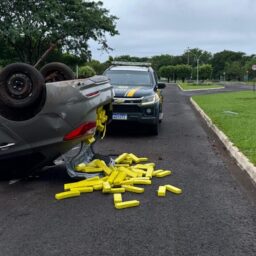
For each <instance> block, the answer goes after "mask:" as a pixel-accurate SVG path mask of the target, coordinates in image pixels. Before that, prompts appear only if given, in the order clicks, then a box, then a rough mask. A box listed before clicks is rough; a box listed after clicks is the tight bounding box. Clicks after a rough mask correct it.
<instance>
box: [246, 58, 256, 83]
mask: <svg viewBox="0 0 256 256" xmlns="http://www.w3.org/2000/svg"><path fill="white" fill-rule="evenodd" d="M252 65H256V57H255V56H252V57H251V59H250V60H248V61H247V62H246V63H245V65H244V68H243V69H244V71H245V72H246V73H247V74H248V79H249V80H250V79H255V77H256V71H253V70H252Z"/></svg>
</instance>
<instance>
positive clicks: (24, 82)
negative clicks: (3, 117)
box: [0, 63, 45, 109]
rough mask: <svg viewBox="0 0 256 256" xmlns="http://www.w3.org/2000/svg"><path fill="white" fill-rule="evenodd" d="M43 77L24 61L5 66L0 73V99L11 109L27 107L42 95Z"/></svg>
mask: <svg viewBox="0 0 256 256" xmlns="http://www.w3.org/2000/svg"><path fill="white" fill-rule="evenodd" d="M44 85H45V83H44V78H43V76H42V75H41V74H40V72H39V71H38V70H37V69H35V68H34V67H32V66H31V65H28V64H25V63H14V64H10V65H8V66H6V67H5V68H4V69H3V70H2V71H1V73H0V101H1V102H2V104H3V105H4V106H6V107H8V108H11V109H22V108H28V107H30V106H31V105H33V104H34V103H35V102H36V101H38V99H39V98H40V97H41V95H42V91H43V88H44Z"/></svg>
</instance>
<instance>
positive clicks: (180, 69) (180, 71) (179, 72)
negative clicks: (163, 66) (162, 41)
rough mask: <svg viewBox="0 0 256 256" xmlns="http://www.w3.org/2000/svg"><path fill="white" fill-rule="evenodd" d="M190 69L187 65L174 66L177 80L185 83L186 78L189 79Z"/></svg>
mask: <svg viewBox="0 0 256 256" xmlns="http://www.w3.org/2000/svg"><path fill="white" fill-rule="evenodd" d="M191 71H192V67H191V66H189V65H184V64H182V65H176V66H175V74H176V76H177V78H178V79H181V80H182V82H184V81H185V79H186V78H189V77H190V75H191Z"/></svg>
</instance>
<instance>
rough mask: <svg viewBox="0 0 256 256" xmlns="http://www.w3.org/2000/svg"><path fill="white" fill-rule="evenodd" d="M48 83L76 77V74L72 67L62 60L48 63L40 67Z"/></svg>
mask: <svg viewBox="0 0 256 256" xmlns="http://www.w3.org/2000/svg"><path fill="white" fill-rule="evenodd" d="M40 72H41V74H42V75H43V77H44V79H45V82H46V83H51V82H59V81H65V80H73V79H75V74H74V72H73V71H72V69H71V68H70V67H68V66H67V65H65V64H63V63H60V62H52V63H49V64H46V65H45V66H43V67H42V68H41V69H40Z"/></svg>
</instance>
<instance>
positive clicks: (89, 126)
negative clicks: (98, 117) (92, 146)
mask: <svg viewBox="0 0 256 256" xmlns="http://www.w3.org/2000/svg"><path fill="white" fill-rule="evenodd" d="M95 130H96V122H86V123H84V124H82V125H80V126H79V127H78V128H76V129H75V130H73V131H71V132H69V133H68V134H66V135H65V137H64V140H73V139H76V138H79V137H81V136H83V135H86V134H88V135H89V134H94V132H95Z"/></svg>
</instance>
